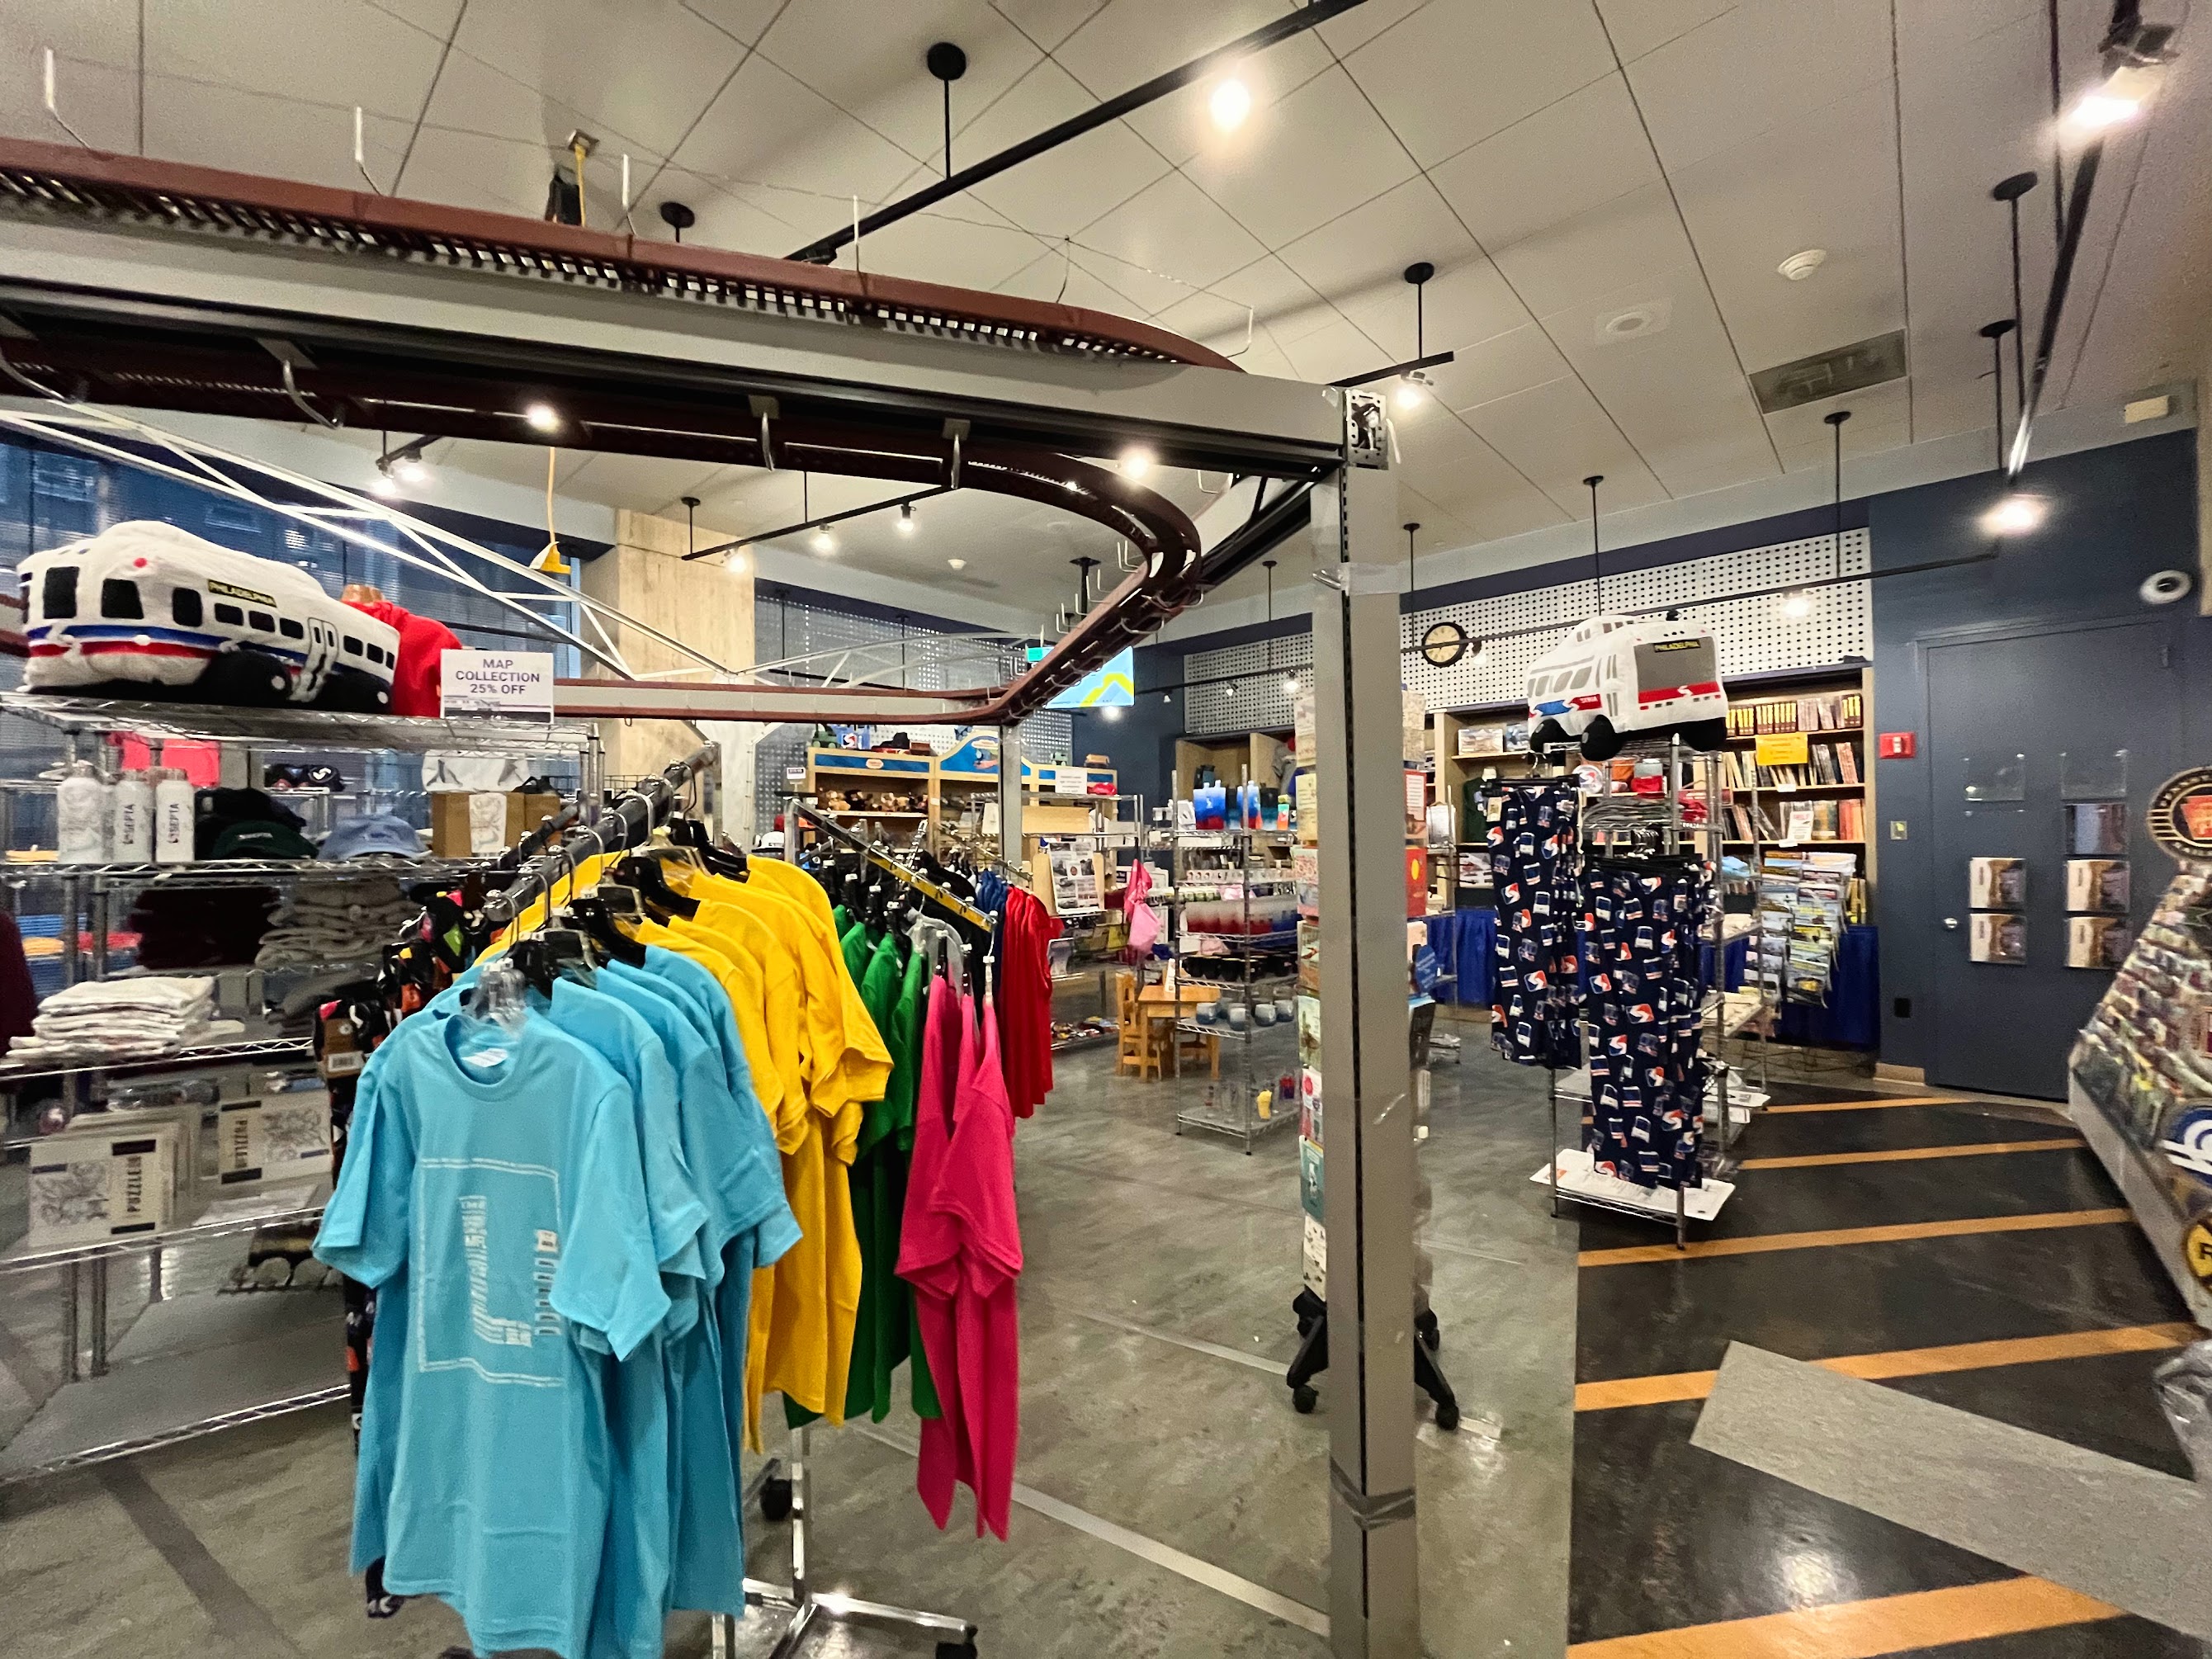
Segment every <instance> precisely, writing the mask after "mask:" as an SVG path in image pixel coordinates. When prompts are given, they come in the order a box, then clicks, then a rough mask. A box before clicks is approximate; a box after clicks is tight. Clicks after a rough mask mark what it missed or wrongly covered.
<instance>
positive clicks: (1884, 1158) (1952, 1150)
mask: <svg viewBox="0 0 2212 1659" xmlns="http://www.w3.org/2000/svg"><path fill="white" fill-rule="evenodd" d="M2084 1144H2085V1143H2084V1142H2083V1141H2082V1139H2081V1137H2080V1136H2079V1135H2045V1136H2044V1137H2043V1138H2042V1139H2038V1140H1985V1141H1981V1142H1979V1143H1969V1144H1966V1145H1960V1146H1898V1147H1893V1148H1891V1149H1890V1150H1888V1151H1887V1152H1814V1153H1812V1154H1809V1155H1808V1156H1807V1157H1804V1158H1746V1159H1744V1161H1743V1165H1742V1167H1743V1168H1745V1169H1747V1170H1824V1169H1827V1168H1829V1167H1831V1166H1832V1165H1834V1164H1917V1163H1918V1162H1919V1161H1920V1160H1921V1159H1923V1158H1987V1157H1990V1155H1991V1154H1993V1153H1996V1152H2072V1151H2074V1150H2075V1149H2076V1148H2078V1147H2080V1146H2082V1145H2084Z"/></svg>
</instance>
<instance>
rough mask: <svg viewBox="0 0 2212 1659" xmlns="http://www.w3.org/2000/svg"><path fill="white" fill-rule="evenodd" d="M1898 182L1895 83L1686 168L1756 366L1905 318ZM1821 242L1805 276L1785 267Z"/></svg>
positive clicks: (1739, 331) (1704, 232)
mask: <svg viewBox="0 0 2212 1659" xmlns="http://www.w3.org/2000/svg"><path fill="white" fill-rule="evenodd" d="M1897 191H1898V168H1897V131H1896V120H1895V115H1894V112H1893V109H1892V106H1891V102H1890V89H1889V88H1888V87H1887V86H1886V85H1884V86H1876V87H1869V88H1863V89H1862V90H1860V91H1859V92H1857V93H1854V94H1850V95H1848V96H1847V97H1844V98H1843V99H1840V100H1837V101H1836V102H1834V103H1832V104H1829V105H1826V106H1824V107H1821V108H1819V109H1815V110H1812V111H1810V112H1807V113H1806V114H1805V115H1803V116H1802V117H1801V118H1799V119H1798V120H1796V121H1795V122H1793V123H1791V124H1790V125H1786V126H1782V127H1777V128H1773V129H1771V130H1770V131H1766V132H1763V133H1760V134H1759V136H1758V137H1754V138H1752V139H1751V140H1749V141H1748V142H1747V143H1741V144H1737V145H1734V146H1732V147H1730V148H1729V149H1724V150H1722V151H1720V152H1719V153H1718V154H1717V155H1711V156H1708V157H1707V158H1706V159H1705V161H1700V162H1699V163H1698V164H1697V165H1695V166H1694V167H1687V168H1685V169H1683V170H1681V171H1680V172H1679V173H1676V175H1675V177H1674V194H1675V197H1676V200H1677V201H1678V202H1679V203H1680V206H1681V210H1682V218H1683V221H1684V222H1685V223H1686V224H1687V225H1688V226H1689V228H1690V238H1691V240H1692V241H1693V242H1694V243H1695V244H1696V245H1697V248H1698V253H1699V258H1700V259H1701V260H1702V261H1703V262H1704V265H1705V272H1706V275H1707V276H1708V277H1709V278H1710V279H1711V283H1712V286H1713V292H1714V293H1715V294H1716V295H1717V296H1718V298H1719V301H1720V307H1721V314H1722V315H1723V317H1725V318H1726V319H1728V325H1729V332H1730V333H1731V334H1732V335H1733V336H1734V337H1735V343H1736V345H1737V348H1738V349H1740V350H1741V353H1742V354H1743V360H1744V365H1745V367H1746V368H1748V369H1751V370H1753V371H1756V370H1759V369H1761V368H1768V367H1771V365H1773V364H1776V363H1786V362H1795V361H1796V359H1798V358H1800V357H1805V356H1811V355H1812V354H1814V352H1819V351H1826V350H1830V349H1833V348H1835V347H1837V346H1841V345H1848V344H1850V343H1851V342H1852V341H1855V340H1863V339H1865V338H1867V337H1869V336H1871V335H1875V334H1884V333H1887V332H1888V331H1890V330H1892V329H1894V328H1901V327H1903V326H1904V325H1905V270H1904V249H1903V247H1902V246H1900V244H1899V215H1898V194H1897ZM1816 247H1817V248H1823V249H1826V252H1827V255H1828V258H1827V261H1826V264H1823V265H1822V266H1821V267H1820V270H1818V271H1816V272H1815V273H1814V275H1813V276H1810V277H1808V278H1807V279H1806V280H1805V281H1803V282H1797V283H1793V282H1790V281H1789V280H1787V279H1786V278H1784V276H1781V275H1780V274H1779V273H1778V271H1777V270H1776V269H1775V268H1776V266H1778V264H1781V262H1782V261H1783V260H1784V258H1788V257H1789V256H1790V254H1793V253H1796V252H1799V251H1800V250H1801V249H1805V248H1816Z"/></svg>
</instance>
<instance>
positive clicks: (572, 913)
mask: <svg viewBox="0 0 2212 1659" xmlns="http://www.w3.org/2000/svg"><path fill="white" fill-rule="evenodd" d="M617 894H620V895H621V896H623V898H626V899H628V901H629V903H628V905H627V906H623V905H622V902H621V899H617V897H616V895H617ZM618 907H619V908H618ZM618 914H621V915H638V914H640V912H639V910H638V908H637V896H636V895H635V893H632V892H631V891H630V890H629V889H628V888H626V887H615V886H614V885H613V884H611V883H602V884H600V886H599V891H598V892H596V893H588V894H586V895H585V896H583V897H582V898H580V899H577V900H575V901H574V902H573V903H571V904H570V905H569V906H568V920H569V921H573V922H574V924H575V927H576V931H577V932H579V933H581V934H582V935H583V937H584V938H586V939H589V940H590V941H591V942H592V945H594V946H596V947H597V948H598V949H599V950H600V951H605V953H606V955H607V957H608V958H609V959H610V960H611V961H615V962H621V963H628V964H629V966H631V967H633V968H642V967H644V966H645V946H643V945H640V944H639V943H638V942H637V941H636V940H635V939H632V938H630V937H629V935H628V934H627V933H623V931H622V930H621V929H620V928H619V927H616V926H615V918H616V916H617V915H618Z"/></svg>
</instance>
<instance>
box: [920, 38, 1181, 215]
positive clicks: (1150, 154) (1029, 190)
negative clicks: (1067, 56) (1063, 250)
mask: <svg viewBox="0 0 2212 1659" xmlns="http://www.w3.org/2000/svg"><path fill="white" fill-rule="evenodd" d="M1096 102H1097V99H1095V98H1093V97H1092V96H1091V94H1090V93H1088V92H1086V91H1085V90H1084V88H1083V87H1082V86H1081V84H1080V83H1079V82H1077V80H1076V79H1075V77H1074V76H1072V75H1070V74H1069V73H1068V72H1067V71H1066V70H1064V69H1062V68H1060V65H1059V64H1056V63H1054V62H1052V61H1051V60H1050V59H1049V58H1048V59H1045V60H1044V61H1042V62H1041V63H1039V64H1037V65H1036V68H1034V69H1032V70H1030V72H1029V73H1028V74H1027V75H1024V76H1023V77H1022V78H1021V79H1020V80H1019V81H1018V82H1015V83H1014V85H1013V86H1012V88H1010V89H1009V90H1008V91H1007V92H1006V95H1005V96H1004V97H1002V98H1000V99H999V100H998V101H997V102H995V103H994V104H993V105H992V106H990V108H988V109H987V110H985V111H984V112H982V113H981V114H980V115H978V116H976V117H975V119H974V120H973V121H972V122H971V123H969V125H966V126H964V127H962V128H960V129H959V131H958V132H957V135H956V136H955V137H954V139H953V162H954V165H955V166H956V167H957V166H960V165H963V164H964V163H965V162H967V161H980V160H981V159H982V158H983V157H984V156H986V155H994V154H996V153H997V152H998V151H1000V150H1002V149H1008V148H1010V147H1011V146H1012V145H1014V144H1018V143H1021V142H1022V141H1023V140H1024V139H1025V138H1029V137H1032V136H1034V135H1035V134H1036V133H1040V132H1042V131H1045V130H1046V129H1047V128H1048V127H1051V126H1054V125H1057V124H1059V123H1060V122H1061V121H1065V120H1067V119H1068V118H1071V117H1073V116H1076V115H1079V114H1081V113H1082V112H1084V111H1085V110H1087V109H1089V108H1090V107H1091V106H1092V105H1093V104H1095V103H1096ZM1169 171H1170V168H1169V167H1168V163H1167V161H1166V159H1165V158H1164V157H1163V156H1162V155H1160V153H1159V152H1158V150H1156V149H1153V148H1152V146H1151V145H1150V144H1147V143H1146V142H1145V141H1144V140H1143V139H1141V138H1139V137H1137V135H1136V134H1135V133H1133V132H1132V131H1129V129H1128V128H1127V126H1126V125H1123V124H1122V123H1121V122H1119V121H1115V122H1110V123H1109V124H1108V125H1105V126H1103V127H1099V128H1097V129H1096V130H1094V131H1090V132H1086V133H1085V134H1084V135H1083V136H1082V137H1080V138H1077V139H1074V140H1073V141H1071V142H1070V143H1065V144H1062V145H1061V146H1060V148H1059V149H1052V150H1048V151H1046V152H1045V153H1044V154H1043V155H1037V156H1032V157H1031V158H1030V160H1028V161H1024V162H1022V163H1021V164H1020V165H1019V166H1018V167H1010V168H1008V169H1007V170H1006V172H1004V173H1000V175H999V176H998V177H997V178H995V179H987V180H985V181H984V182H983V183H982V184H981V185H976V186H975V189H974V190H972V191H969V194H970V195H972V196H975V197H979V198H981V200H982V201H984V202H986V203H987V204H990V205H991V206H992V207H993V208H994V209H996V210H998V211H999V212H1000V213H1002V214H1004V215H1006V216H1007V217H1008V218H1010V219H1012V221H1014V222H1015V223H1017V224H1019V225H1022V226H1024V227H1026V228H1029V229H1030V230H1035V231H1039V232H1042V234H1046V235H1048V236H1072V235H1073V234H1075V233H1076V232H1077V231H1079V230H1080V229H1081V228H1083V227H1084V226H1085V225H1087V224H1089V223H1091V222H1092V221H1093V220H1095V219H1097V218H1098V217H1099V216H1101V215H1102V214H1104V213H1108V212H1110V211H1111V210H1114V209H1115V208H1117V207H1119V206H1120V205H1121V204H1122V203H1124V202H1126V201H1127V200H1128V199H1129V198H1130V197H1133V196H1134V195H1135V194H1137V192H1138V191H1141V190H1142V189H1144V188H1145V186H1146V185H1149V184H1152V183H1153V182H1154V181H1155V180H1157V179H1160V178H1162V177H1163V176H1164V175H1165V174H1166V173H1168V172H1169Z"/></svg>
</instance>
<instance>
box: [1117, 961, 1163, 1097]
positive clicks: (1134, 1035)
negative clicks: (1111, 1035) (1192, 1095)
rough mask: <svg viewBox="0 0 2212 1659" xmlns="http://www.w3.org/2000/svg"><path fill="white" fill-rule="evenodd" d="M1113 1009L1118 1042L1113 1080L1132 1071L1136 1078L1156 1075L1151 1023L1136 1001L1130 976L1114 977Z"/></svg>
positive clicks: (1157, 1061)
mask: <svg viewBox="0 0 2212 1659" xmlns="http://www.w3.org/2000/svg"><path fill="white" fill-rule="evenodd" d="M1114 1008H1115V1017H1116V1018H1117V1019H1118V1020H1119V1021H1120V1031H1119V1036H1118V1041H1117V1042H1116V1045H1115V1056H1114V1074H1115V1076H1116V1077H1119V1076H1121V1075H1122V1074H1123V1073H1126V1072H1131V1071H1133V1072H1135V1073H1136V1074H1137V1075H1138V1076H1139V1077H1143V1076H1144V1075H1145V1074H1146V1073H1147V1072H1150V1073H1152V1076H1153V1077H1154V1078H1158V1076H1159V1075H1160V1051H1159V1048H1158V1045H1156V1044H1155V1043H1154V1042H1152V1021H1150V1020H1149V1019H1147V1018H1146V1017H1145V1010H1144V1007H1143V1006H1142V1005H1141V1004H1139V1002H1138V1000H1137V976H1136V975H1134V974H1116V975H1114Z"/></svg>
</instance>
